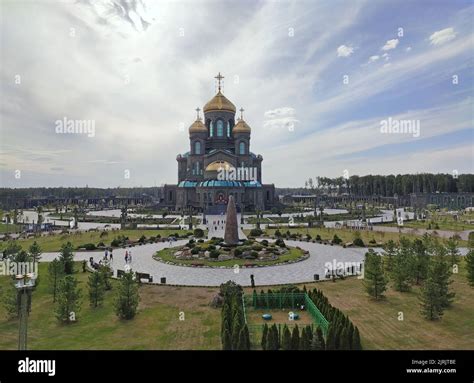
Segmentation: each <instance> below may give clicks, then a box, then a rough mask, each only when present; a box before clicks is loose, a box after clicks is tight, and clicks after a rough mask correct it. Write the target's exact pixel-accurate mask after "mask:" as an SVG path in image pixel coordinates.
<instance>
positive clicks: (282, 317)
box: [246, 307, 313, 326]
mask: <svg viewBox="0 0 474 383" xmlns="http://www.w3.org/2000/svg"><path fill="white" fill-rule="evenodd" d="M290 311H291V312H293V313H294V314H298V315H299V319H297V320H290V319H289V316H288V313H289V312H290ZM267 313H268V314H271V315H272V319H270V320H264V319H263V318H262V315H263V314H267ZM246 315H247V322H248V323H249V324H261V325H263V324H265V323H267V324H268V325H269V326H271V325H272V324H274V323H276V324H282V325H283V324H287V325H295V324H297V325H298V326H305V325H311V324H312V323H313V320H312V318H311V315H310V314H309V312H308V311H301V310H289V309H285V310H277V309H253V308H250V307H247V311H246Z"/></svg>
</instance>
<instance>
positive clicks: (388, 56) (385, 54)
mask: <svg viewBox="0 0 474 383" xmlns="http://www.w3.org/2000/svg"><path fill="white" fill-rule="evenodd" d="M382 57H383V58H384V59H385V61H388V60H390V55H389V54H388V53H384V54H383V55H382Z"/></svg>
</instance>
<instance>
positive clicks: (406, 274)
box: [390, 238, 414, 292]
mask: <svg viewBox="0 0 474 383" xmlns="http://www.w3.org/2000/svg"><path fill="white" fill-rule="evenodd" d="M412 250H413V249H412V246H411V242H410V240H408V239H406V238H402V239H401V240H400V247H399V249H398V251H397V253H396V255H395V257H394V258H393V266H392V271H391V272H390V277H391V279H392V282H393V287H394V288H395V290H397V291H401V292H406V291H410V288H411V286H410V284H411V282H412V280H413V265H414V258H413V253H412Z"/></svg>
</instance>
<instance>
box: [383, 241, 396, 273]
mask: <svg viewBox="0 0 474 383" xmlns="http://www.w3.org/2000/svg"><path fill="white" fill-rule="evenodd" d="M384 250H385V256H384V266H385V270H386V271H387V272H391V271H392V265H393V258H394V257H395V254H396V251H397V248H396V245H395V242H393V240H391V239H390V240H389V241H387V242H386V243H385V245H384Z"/></svg>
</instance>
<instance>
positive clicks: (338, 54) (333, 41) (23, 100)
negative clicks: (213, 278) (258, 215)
mask: <svg viewBox="0 0 474 383" xmlns="http://www.w3.org/2000/svg"><path fill="white" fill-rule="evenodd" d="M0 21H1V27H0V32H1V46H0V64H1V65H0V81H1V83H0V91H1V95H0V97H1V98H0V124H1V127H0V140H1V142H0V184H1V186H2V187H36V186H85V185H88V186H89V187H117V186H120V187H133V186H160V185H163V184H165V183H171V184H172V183H176V182H177V162H176V155H177V154H178V153H185V152H186V151H188V150H189V137H188V127H189V125H191V123H192V122H193V121H194V120H195V119H196V112H195V109H196V108H197V107H200V108H201V109H202V107H203V105H204V104H205V103H206V102H207V101H208V100H210V99H211V98H212V97H213V96H214V94H215V91H216V83H215V79H214V77H215V76H216V74H217V73H218V72H220V73H222V75H223V76H224V77H225V78H224V80H223V93H224V94H225V95H226V97H228V98H229V99H230V100H231V101H232V102H233V103H234V104H235V105H236V107H237V109H240V108H241V107H243V108H244V109H245V112H244V118H245V120H246V122H247V123H248V124H249V125H250V126H251V128H252V136H251V147H250V149H251V151H252V152H254V153H256V154H261V155H262V156H263V158H264V160H263V163H262V167H263V168H262V175H263V182H264V183H274V184H275V185H276V186H277V187H301V186H304V183H305V181H306V180H307V179H308V178H310V177H311V178H315V177H317V176H325V177H340V176H351V175H366V174H399V173H401V174H403V173H420V172H432V173H453V174H455V173H458V174H460V173H472V172H473V169H474V161H473V159H474V152H473V142H474V140H473V138H474V133H473V132H474V130H473V122H474V112H473V110H474V108H473V97H474V71H473V67H474V5H473V3H472V1H469V0H465V1H460V0H449V1H448V0H446V1H445V0H418V1H410V0H405V1H383V0H371V1H358V0H350V1H349V0H328V1H317V0H312V1H269V2H266V1H245V0H244V1H242V0H240V1H229V0H226V1H184V2H183V1H173V2H167V1H140V0H127V1H126V0H107V1H94V0H83V1H50V0H38V1H36V2H32V1H23V0H14V1H13V0H2V1H1V2H0ZM75 121H76V122H75ZM81 122H85V123H88V124H90V127H91V129H92V128H93V130H90V131H89V132H83V133H77V132H76V133H68V131H67V129H63V128H62V126H63V124H65V125H66V126H67V124H68V123H75V125H74V127H79V128H80V126H81ZM382 127H385V128H382ZM387 127H388V128H387ZM400 127H403V129H402V128H400ZM79 128H77V129H79Z"/></svg>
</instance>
